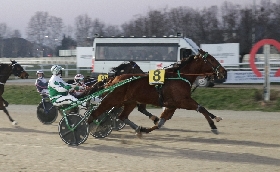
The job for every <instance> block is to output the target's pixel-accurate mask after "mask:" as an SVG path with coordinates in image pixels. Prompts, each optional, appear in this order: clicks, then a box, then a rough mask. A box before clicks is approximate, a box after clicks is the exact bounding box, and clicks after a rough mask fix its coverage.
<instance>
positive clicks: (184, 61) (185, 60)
mask: <svg viewBox="0 0 280 172" xmlns="http://www.w3.org/2000/svg"><path fill="white" fill-rule="evenodd" d="M194 57H195V55H191V56H189V57H187V58H183V59H182V60H181V61H179V62H177V63H174V64H173V66H172V67H171V68H168V69H166V70H167V71H171V72H177V71H178V70H180V69H181V68H183V67H184V66H185V65H187V64H189V63H191V62H192V61H193V60H194Z"/></svg>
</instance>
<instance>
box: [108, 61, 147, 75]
mask: <svg viewBox="0 0 280 172" xmlns="http://www.w3.org/2000/svg"><path fill="white" fill-rule="evenodd" d="M111 71H112V72H114V73H115V76H119V75H122V74H128V73H144V72H143V71H142V70H141V69H140V67H139V66H138V65H137V64H136V63H135V62H134V61H129V62H128V63H122V64H120V65H119V66H117V67H113V68H111Z"/></svg>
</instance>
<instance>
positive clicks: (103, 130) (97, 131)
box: [90, 113, 113, 138]
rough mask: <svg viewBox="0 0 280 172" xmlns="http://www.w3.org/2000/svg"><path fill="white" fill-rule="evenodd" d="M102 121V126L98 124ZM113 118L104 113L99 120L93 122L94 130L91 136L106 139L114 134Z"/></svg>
mask: <svg viewBox="0 0 280 172" xmlns="http://www.w3.org/2000/svg"><path fill="white" fill-rule="evenodd" d="M98 121H99V122H100V121H102V122H101V123H100V124H96V122H98ZM112 121H113V120H112V117H111V116H110V115H109V114H108V113H103V114H102V115H100V116H99V117H98V119H97V120H96V121H95V122H93V123H92V124H91V125H93V126H91V128H94V129H93V130H92V131H91V132H90V134H91V135H92V136H93V137H95V138H105V137H107V136H108V135H110V134H111V132H112Z"/></svg>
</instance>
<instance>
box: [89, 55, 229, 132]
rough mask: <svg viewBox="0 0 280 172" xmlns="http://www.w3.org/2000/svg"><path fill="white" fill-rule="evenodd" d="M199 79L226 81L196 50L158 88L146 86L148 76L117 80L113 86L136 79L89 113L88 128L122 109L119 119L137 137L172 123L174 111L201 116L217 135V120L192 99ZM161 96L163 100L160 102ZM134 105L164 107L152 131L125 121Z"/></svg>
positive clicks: (214, 62)
mask: <svg viewBox="0 0 280 172" xmlns="http://www.w3.org/2000/svg"><path fill="white" fill-rule="evenodd" d="M199 75H216V76H217V77H218V78H224V77H226V70H225V69H224V68H223V67H222V66H221V64H220V63H219V62H218V61H217V60H216V59H215V58H214V57H213V56H211V55H210V54H208V53H207V52H204V51H203V50H199V54H198V55H196V56H191V57H189V58H188V59H187V60H182V61H181V64H178V65H177V66H175V67H173V68H171V69H169V70H168V71H167V72H166V73H165V82H164V84H163V85H162V86H161V88H160V92H159V91H158V88H156V86H153V85H150V84H149V78H148V75H145V74H138V75H136V74H124V75H120V76H118V77H116V78H115V79H114V80H113V81H112V84H115V83H118V82H120V81H122V80H125V79H128V78H131V77H139V78H138V79H135V80H133V81H131V82H129V83H127V84H124V85H122V86H119V87H117V88H115V89H114V90H113V91H112V92H111V93H110V94H108V95H107V96H106V97H105V98H104V99H103V101H102V102H101V104H100V105H99V106H98V108H97V109H96V110H95V111H93V112H92V114H91V115H90V117H89V118H88V123H89V124H90V123H91V122H92V121H93V120H94V119H96V118H97V117H98V116H99V115H101V114H102V113H104V112H105V111H106V110H109V109H111V108H112V107H115V106H120V105H121V104H122V105H123V106H124V110H123V111H122V113H121V114H120V115H119V119H120V120H123V121H124V122H125V123H126V124H128V125H130V126H131V127H132V128H133V129H134V130H135V131H136V132H137V133H138V134H141V132H146V133H149V132H151V131H153V130H155V129H159V128H161V126H163V125H164V123H165V122H166V120H169V119H171V117H172V116H173V114H174V112H175V110H176V109H178V108H180V109H187V110H196V111H197V112H200V113H202V114H203V115H204V117H205V118H206V120H207V121H208V123H209V125H210V127H211V129H212V131H213V132H214V133H217V127H216V126H215V124H214V121H213V120H212V119H216V121H217V122H218V121H219V120H221V118H220V117H216V116H215V115H213V114H211V113H210V112H208V111H207V110H206V109H205V108H204V107H202V106H201V105H199V104H198V103H197V102H196V101H195V100H193V99H192V98H191V88H192V84H193V83H194V81H195V79H196V77H197V76H199ZM159 94H161V97H162V99H161V100H160V99H159ZM137 103H141V104H152V105H155V106H164V107H166V108H165V110H164V111H163V112H162V114H161V116H160V120H159V123H158V124H157V125H155V126H153V127H151V128H144V127H141V126H137V125H136V124H134V123H133V122H132V121H130V120H129V119H128V116H129V114H130V113H131V112H132V111H133V109H134V108H135V107H136V106H137Z"/></svg>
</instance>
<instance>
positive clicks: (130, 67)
mask: <svg viewBox="0 0 280 172" xmlns="http://www.w3.org/2000/svg"><path fill="white" fill-rule="evenodd" d="M111 72H114V73H115V74H114V77H116V76H120V75H122V74H144V72H143V71H142V69H141V68H140V66H138V65H137V64H136V63H135V62H134V61H129V62H128V63H123V64H120V65H119V66H117V67H113V68H111ZM137 110H138V111H139V112H141V113H143V114H144V115H146V116H147V117H148V118H149V119H151V120H152V121H153V122H154V124H157V123H158V121H159V118H158V117H157V116H155V115H153V114H151V113H150V112H148V111H147V109H146V104H137Z"/></svg>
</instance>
